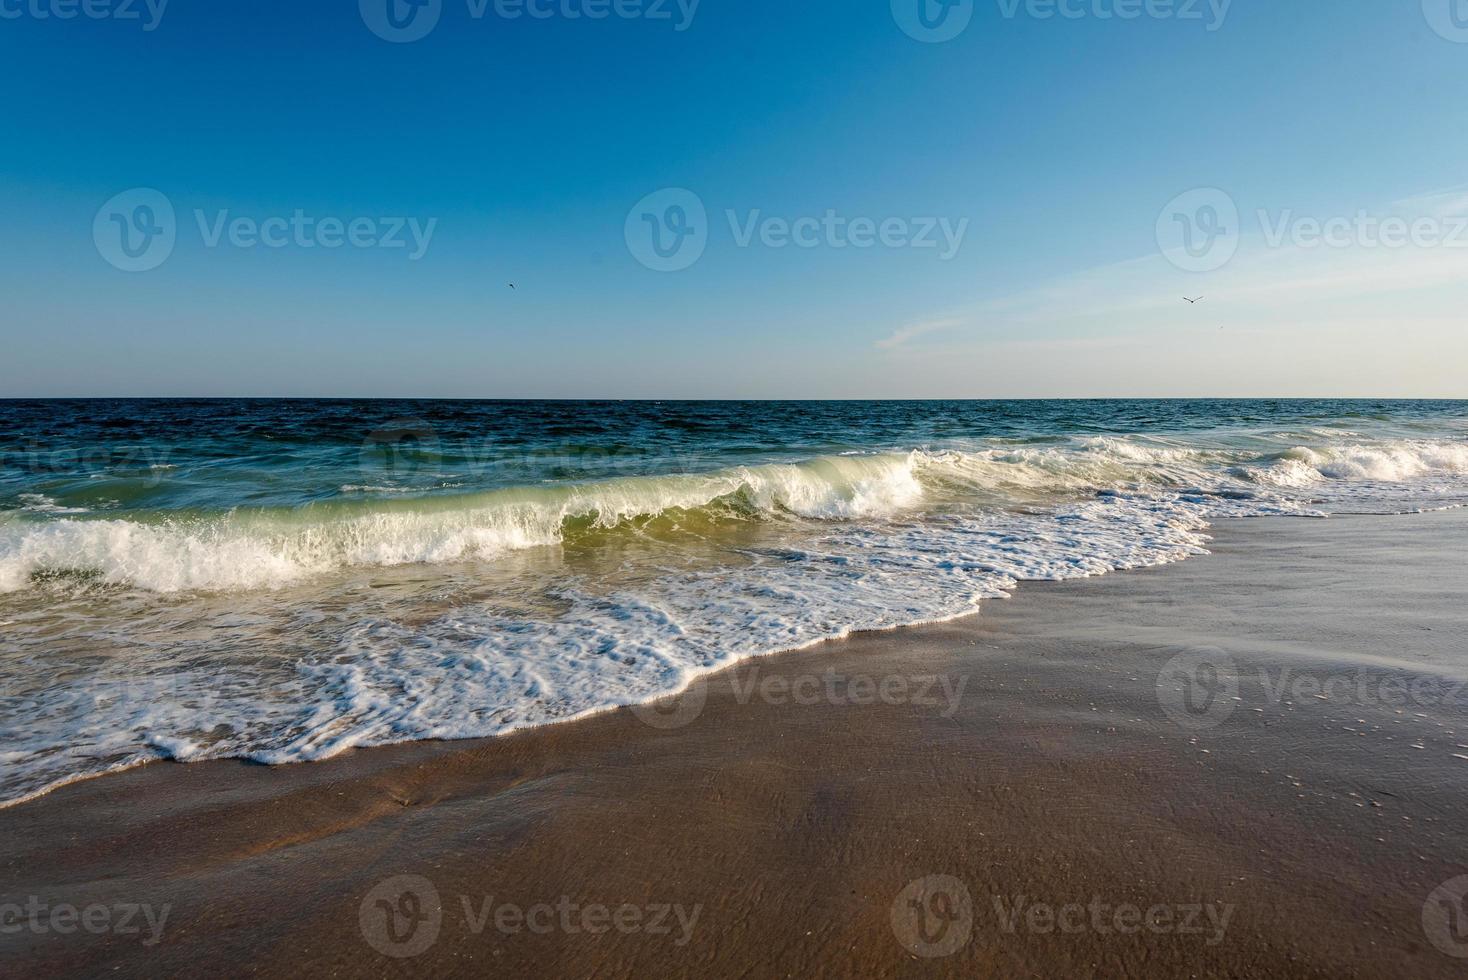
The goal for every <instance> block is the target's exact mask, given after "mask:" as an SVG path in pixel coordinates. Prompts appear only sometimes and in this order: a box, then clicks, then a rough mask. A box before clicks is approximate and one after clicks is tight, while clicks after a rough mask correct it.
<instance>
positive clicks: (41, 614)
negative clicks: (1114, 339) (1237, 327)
mask: <svg viewBox="0 0 1468 980" xmlns="http://www.w3.org/2000/svg"><path fill="white" fill-rule="evenodd" d="M1465 503H1468V402H1428V401H1339V400H1302V401H1283V400H1282V401H1227V400H1214V401H1016V402H983V401H928V402H820V403H811V402H737V403H735V402H727V403H724V402H719V403H712V402H485V401H327V400H319V401H318V400H208V401H186V400H77V401H0V762H3V766H0V805H6V804H13V803H15V802H18V801H21V800H24V799H28V798H31V797H34V796H35V795H38V794H40V793H44V792H46V791H47V790H49V789H51V788H54V787H56V786H58V785H62V784H64V783H66V782H69V781H72V780H75V779H77V778H84V777H87V776H93V775H97V774H100V773H103V772H107V771H111V770H115V769H119V768H124V767H128V766H133V765H137V764H140V763H142V762H146V761H149V760H153V759H159V758H169V759H175V760H179V761H185V762H188V761H196V760H203V759H214V758H225V757H235V758H245V759H250V760H254V761H257V762H261V763H266V764H282V763H292V762H308V761H312V760H318V759H324V758H328V757H330V756H332V755H335V754H337V753H340V752H342V751H344V750H347V749H350V748H352V747H355V746H369V745H384V744H389V743H394V742H403V741H410V740H417V739H439V738H442V739H456V738H471V737H479V736H492V735H496V734H501V733H504V732H508V731H513V730H516V729H520V728H525V727H531V726H537V725H544V724H550V723H555V722H559V721H565V720H569V719H572V718H576V717H580V716H583V715H587V714H590V713H593V712H597V711H602V710H606V709H609V708H613V707H617V706H623V705H636V704H642V703H646V702H649V701H651V700H654V699H656V698H659V697H661V696H663V695H666V694H670V693H674V692H676V691H678V690H680V689H682V688H683V687H685V686H686V685H687V684H689V683H690V682H691V681H692V680H693V679H695V678H697V677H699V676H701V675H703V674H706V673H709V672H712V671H715V670H718V669H721V668H723V667H726V666H729V665H731V664H733V663H735V662H737V661H739V660H741V659H745V658H748V657H753V656H759V655H762V654H768V653H772V652H776V651H779V650H785V649H792V648H796V647H800V646H805V645H809V644H812V643H818V642H821V641H823V640H827V639H831V638H835V637H841V636H845V635H847V634H849V633H851V632H853V631H857V630H878V629H890V628H894V627H899V626H903V625H909V624H915V623H921V622H931V621H937V620H943V619H949V618H953V617H957V616H962V615H965V614H969V613H972V612H975V611H977V610H979V609H980V608H981V605H982V603H983V602H984V601H985V600H987V599H993V598H997V597H1000V596H1004V595H1006V594H1007V593H1009V592H1010V591H1011V590H1013V589H1014V588H1015V587H1016V585H1017V584H1018V583H1020V582H1023V581H1026V580H1061V579H1066V578H1072V577H1077V576H1089V575H1099V574H1103V573H1106V572H1109V571H1113V570H1117V569H1126V568H1138V567H1143V566H1150V565H1160V564H1164V563H1168V562H1174V561H1179V560H1182V559H1185V558H1188V557H1190V556H1193V555H1198V554H1202V553H1204V552H1205V551H1206V548H1207V543H1208V534H1207V531H1208V528H1209V525H1210V522H1212V521H1214V520H1217V519H1219V518H1225V517H1258V516H1270V515H1298V516H1302V517H1315V518H1324V517H1328V516H1331V515H1337V514H1346V513H1405V512H1414V511H1421V510H1427V509H1437V508H1444V507H1456V506H1462V505H1463V504H1465Z"/></svg>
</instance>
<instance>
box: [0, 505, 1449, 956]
mask: <svg viewBox="0 0 1468 980" xmlns="http://www.w3.org/2000/svg"><path fill="white" fill-rule="evenodd" d="M1212 547H1213V552H1214V553H1213V554H1212V555H1210V556H1207V557H1200V558H1197V559H1194V560H1191V561H1188V562H1185V563H1182V564H1180V565H1174V566H1169V567H1165V568H1155V569H1148V570H1143V571H1137V572H1128V573H1119V574H1114V575H1109V576H1106V577H1103V578H1099V579H1088V580H1084V581H1072V582H1066V583H1058V584H1026V585H1024V586H1022V587H1021V588H1020V589H1019V591H1018V592H1017V594H1016V595H1015V597H1014V598H1013V599H1011V600H1008V601H995V602H990V603H986V604H985V606H984V609H983V611H982V613H981V615H979V616H976V617H971V618H969V619H965V620H961V621H956V622H952V623H947V624H943V625H936V626H929V627H921V628H913V629H905V630H901V631H896V632H891V633H884V634H870V635H863V636H858V637H854V638H852V639H850V640H846V641H841V642H832V643H826V644H823V645H821V646H818V647H813V648H810V649H807V650H803V651H799V652H795V653H788V654H782V655H780V656H777V657H771V658H766V659H763V660H760V661H755V662H749V663H746V664H744V665H742V666H741V667H740V668H737V669H735V670H734V671H732V672H728V673H725V674H721V675H718V676H717V677H715V678H712V679H711V680H710V681H709V683H708V684H707V685H706V686H701V687H698V688H695V689H694V690H693V691H692V692H690V694H689V695H688V696H686V697H685V698H683V699H680V700H679V701H677V702H675V703H674V704H671V705H664V706H660V709H661V710H659V709H654V710H652V711H641V712H633V711H630V710H621V711H617V712H613V713H610V714H606V715H602V716H598V717H595V718H592V719H589V720H583V721H580V722H576V723H572V724H567V725H562V726H558V727H552V728H544V729H539V730H536V731H531V732H525V733H521V734H518V735H514V736H509V737H506V738H502V739H498V740H489V741H476V742H460V743H431V744H415V745H405V746H397V747H391V748H385V749H374V750H363V751H358V752H355V753H352V754H350V755H349V756H346V757H341V758H338V759H335V760H332V761H329V762H324V763H317V764H312V765H303V766H292V767H281V768H267V767H263V766H254V765H247V764H243V763H238V762H217V763H205V764H198V765H191V766H186V765H176V764H168V763H160V764H155V765H150V766H146V767H143V768H140V769H135V770H132V771H129V772H126V773H122V774H117V775H112V776H107V777H103V778H99V779H95V780H90V781H87V782H83V783H78V784H74V785H72V786H68V787H65V788H62V789H60V790H58V791H56V792H54V793H52V794H51V795H49V796H47V797H44V798H42V799H39V800H37V801H34V802H31V803H28V804H25V805H22V806H18V807H13V808H11V809H8V810H4V811H0V868H3V886H0V893H3V898H0V904H3V903H5V902H10V903H16V904H17V905H19V906H25V905H26V904H27V903H29V904H30V906H31V908H32V909H33V911H27V912H19V911H17V910H16V909H14V908H12V909H11V910H10V911H9V912H5V910H3V909H0V961H3V963H4V967H3V971H0V972H4V973H5V974H7V975H12V976H55V975H61V974H74V975H92V976H103V975H105V976H136V977H159V976H172V975H185V974H204V975H226V976H236V975H265V976H307V975H324V976H341V977H357V976H361V977H376V976H402V975H409V974H416V973H420V972H421V973H425V974H426V973H432V974H433V975H441V976H482V975H499V976H511V977H540V976H544V977H561V976H597V977H646V976H721V977H722V976H738V977H766V976H801V977H821V976H832V977H836V976H853V975H860V976H874V977H875V976H938V975H954V976H958V975H965V976H972V975H979V976H983V975H996V976H1088V975H1106V976H1133V977H1144V976H1146V977H1150V976H1160V977H1161V976H1165V977H1180V976H1181V977H1186V976H1200V977H1201V976H1213V977H1228V976H1239V977H1242V976H1251V977H1259V976H1281V977H1292V976H1319V977H1352V976H1362V977H1388V976H1391V977H1401V976H1411V977H1449V976H1462V975H1463V974H1464V972H1465V971H1468V959H1463V958H1456V957H1455V956H1453V955H1449V954H1450V953H1463V954H1468V920H1455V919H1452V918H1450V917H1449V912H1450V911H1453V909H1452V908H1451V906H1453V905H1454V899H1459V900H1458V901H1456V906H1457V908H1456V911H1457V912H1460V913H1461V912H1463V911H1464V909H1463V908H1462V902H1461V900H1460V896H1461V892H1455V891H1449V892H1439V893H1438V894H1437V895H1433V892H1434V889H1437V888H1438V887H1439V886H1441V885H1443V884H1444V883H1446V882H1450V881H1451V880H1452V879H1454V878H1455V877H1457V876H1460V875H1468V825H1465V819H1464V814H1465V812H1468V758H1464V757H1465V756H1468V747H1465V746H1468V707H1465V705H1464V702H1468V690H1457V689H1456V688H1455V687H1453V686H1452V684H1451V683H1449V681H1448V680H1447V679H1448V678H1453V677H1461V676H1463V675H1464V672H1465V668H1468V616H1465V614H1464V597H1465V594H1468V587H1465V586H1468V571H1465V567H1464V559H1463V556H1464V555H1465V554H1468V512H1461V511H1460V512H1444V513H1433V514H1424V515H1414V516H1406V517H1390V518H1388V517H1339V518H1335V519H1332V520H1328V521H1324V520H1322V521H1314V520H1304V519H1260V520H1250V521H1231V522H1222V523H1220V524H1219V526H1218V527H1217V528H1216V529H1215V541H1214V543H1213V546H1212ZM1230 664H1232V665H1233V666H1234V667H1236V668H1237V690H1236V691H1235V690H1234V689H1233V688H1231V687H1229V686H1228V685H1229V679H1230V678H1232V677H1234V676H1235V675H1234V674H1231V673H1230V672H1229V670H1228V667H1229V665H1230ZM1261 671H1262V672H1263V673H1262V674H1261ZM1215 673H1216V675H1217V678H1218V681H1217V684H1215V683H1214V677H1215ZM932 678H937V680H936V681H934V680H931V679H932ZM1189 678H1194V679H1195V682H1193V683H1192V684H1191V685H1190V682H1189ZM1414 685H1415V686H1414ZM1210 693H1211V695H1212V696H1211V697H1210ZM679 709H681V714H680V713H679ZM650 722H651V723H650ZM399 876H411V877H408V878H400V877H399ZM933 876H941V877H937V878H935V877H933ZM1430 898H1431V901H1429V899H1430ZM913 900H916V901H917V903H918V907H917V909H915V908H914V907H913V905H912V904H911V902H912V901H913ZM379 902H381V903H383V904H379ZM131 906H139V907H140V909H139V910H138V911H135V912H133V913H132V915H131V916H130V917H129V920H128V922H127V929H126V930H124V928H123V925H122V920H123V917H124V916H125V915H127V910H128V908H129V907H131ZM69 907H75V909H76V911H77V915H78V916H80V917H81V918H78V919H75V920H72V919H69V918H68V915H67V911H66V910H67V908H69ZM165 907H166V918H165V919H163V920H162V925H161V930H159V929H156V928H154V926H155V925H156V924H157V923H158V921H159V917H160V916H161V915H162V914H163V911H164V909H165ZM1425 908H1426V910H1427V912H1426V914H1424V909H1425ZM919 910H921V912H919ZM145 913H146V914H145ZM58 915H59V918H58V917H57V916H58ZM87 915H91V917H92V918H91V919H90V923H91V924H90V926H88V925H86V924H85V922H86V921H87V920H86V916H87ZM148 915H151V917H152V919H151V921H150V920H149V918H148ZM104 920H105V921H104ZM1455 925H1456V926H1457V927H1458V931H1456V932H1455V931H1454V928H1453V927H1454V926H1455ZM66 926H70V929H69V931H63V928H64V927H66ZM131 929H136V930H137V931H136V932H133V931H130V930H131ZM155 935H158V936H161V939H160V940H159V941H157V942H156V943H155V942H153V941H152V939H153V938H154V936H155ZM1459 937H1461V939H1460V938H1459ZM409 954H412V955H409Z"/></svg>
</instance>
